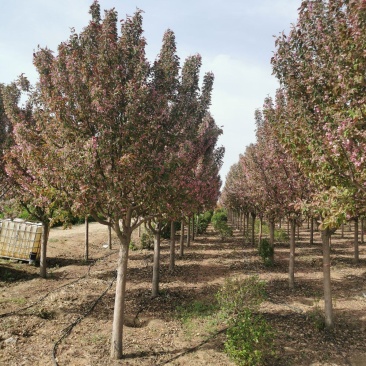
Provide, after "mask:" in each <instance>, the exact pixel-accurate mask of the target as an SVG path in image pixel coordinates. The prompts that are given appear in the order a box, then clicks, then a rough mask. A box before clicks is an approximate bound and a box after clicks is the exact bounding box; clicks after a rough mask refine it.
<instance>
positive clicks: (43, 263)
mask: <svg viewBox="0 0 366 366" xmlns="http://www.w3.org/2000/svg"><path fill="white" fill-rule="evenodd" d="M49 235H50V224H49V222H48V221H45V222H43V234H42V242H41V258H40V262H39V275H40V276H41V277H42V278H46V277H47V243H48V236H49Z"/></svg>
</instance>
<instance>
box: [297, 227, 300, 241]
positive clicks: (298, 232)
mask: <svg viewBox="0 0 366 366" xmlns="http://www.w3.org/2000/svg"><path fill="white" fill-rule="evenodd" d="M296 229H297V240H299V241H300V225H297V226H296Z"/></svg>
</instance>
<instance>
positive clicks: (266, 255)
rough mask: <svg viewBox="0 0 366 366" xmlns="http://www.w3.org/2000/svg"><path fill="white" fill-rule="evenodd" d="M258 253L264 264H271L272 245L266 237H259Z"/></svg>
mask: <svg viewBox="0 0 366 366" xmlns="http://www.w3.org/2000/svg"><path fill="white" fill-rule="evenodd" d="M258 254H259V256H260V257H261V258H262V260H263V263H264V264H265V265H266V266H272V265H273V247H272V245H271V243H270V242H269V240H268V239H266V238H264V239H261V242H260V244H259V247H258Z"/></svg>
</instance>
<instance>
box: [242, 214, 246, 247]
mask: <svg viewBox="0 0 366 366" xmlns="http://www.w3.org/2000/svg"><path fill="white" fill-rule="evenodd" d="M245 219H246V214H244V213H243V242H244V244H245V243H246V238H245V236H246V234H247V231H246V228H245V225H246V222H245V221H246V220H245Z"/></svg>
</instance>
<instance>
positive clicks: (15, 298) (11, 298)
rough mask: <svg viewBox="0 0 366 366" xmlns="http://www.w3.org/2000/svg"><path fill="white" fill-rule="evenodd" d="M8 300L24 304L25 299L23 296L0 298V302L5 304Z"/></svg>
mask: <svg viewBox="0 0 366 366" xmlns="http://www.w3.org/2000/svg"><path fill="white" fill-rule="evenodd" d="M8 302H11V303H13V304H18V305H24V304H25V303H26V302H27V300H26V299H25V298H24V297H10V298H9V299H0V304H5V303H8Z"/></svg>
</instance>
